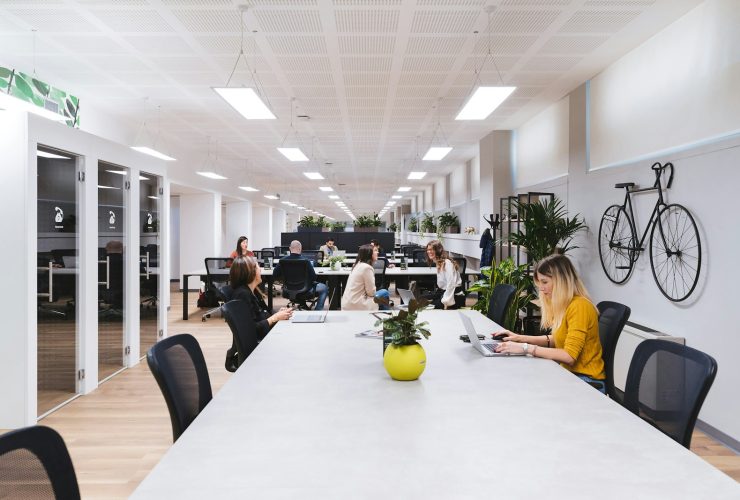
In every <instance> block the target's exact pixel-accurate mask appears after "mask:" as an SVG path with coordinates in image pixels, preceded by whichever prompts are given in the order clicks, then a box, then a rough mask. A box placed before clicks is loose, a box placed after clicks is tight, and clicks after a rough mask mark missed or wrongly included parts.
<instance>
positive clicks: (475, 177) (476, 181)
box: [468, 153, 480, 200]
mask: <svg viewBox="0 0 740 500" xmlns="http://www.w3.org/2000/svg"><path fill="white" fill-rule="evenodd" d="M468 166H469V168H470V174H469V175H470V199H471V200H478V199H480V153H479V154H478V155H476V156H475V157H473V158H471V159H470V160H469V161H468Z"/></svg>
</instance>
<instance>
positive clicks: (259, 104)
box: [212, 5, 275, 120]
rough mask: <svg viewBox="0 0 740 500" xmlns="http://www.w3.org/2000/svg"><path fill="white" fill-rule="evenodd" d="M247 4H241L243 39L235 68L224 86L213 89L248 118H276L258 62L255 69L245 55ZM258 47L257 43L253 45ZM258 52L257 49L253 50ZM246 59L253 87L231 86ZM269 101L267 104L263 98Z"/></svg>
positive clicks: (240, 16) (240, 15) (240, 18)
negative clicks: (259, 76) (265, 90)
mask: <svg viewBox="0 0 740 500" xmlns="http://www.w3.org/2000/svg"><path fill="white" fill-rule="evenodd" d="M247 10H248V7H247V6H243V5H242V6H239V22H240V27H241V41H240V43H239V54H237V56H236V61H235V62H234V68H233V69H232V70H231V74H230V75H229V79H228V80H227V81H226V85H225V86H223V87H212V88H213V91H214V92H216V93H217V94H218V95H220V96H221V97H222V98H223V100H224V101H226V102H227V103H229V105H230V106H231V107H232V108H234V109H235V110H236V111H237V112H238V113H239V114H240V115H242V116H243V117H244V118H246V119H247V120H274V119H275V114H274V113H273V112H272V111H271V110H270V107H271V106H269V104H270V101H269V99H267V97H266V96H265V93H264V91H263V89H262V84H261V83H260V81H259V78H258V76H257V64H256V63H255V65H254V69H252V68H250V67H249V62H248V61H247V56H246V55H244V14H245V13H246V12H247ZM253 41H254V40H253ZM253 48H256V45H253ZM253 52H256V50H253ZM242 58H243V59H244V64H245V65H246V66H247V70H248V71H249V74H250V76H251V77H252V84H253V87H229V83H231V78H232V77H233V76H234V73H235V72H236V68H237V66H238V65H239V61H240V60H241V59H242ZM263 98H264V99H265V100H266V101H267V104H265V102H264V101H263V100H262V99H263Z"/></svg>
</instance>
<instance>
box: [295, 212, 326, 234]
mask: <svg viewBox="0 0 740 500" xmlns="http://www.w3.org/2000/svg"><path fill="white" fill-rule="evenodd" d="M323 219H324V218H323V217H318V218H317V217H314V216H313V215H304V216H303V217H301V218H300V219H298V232H299V233H320V232H321V229H322V228H323V227H324V220H323Z"/></svg>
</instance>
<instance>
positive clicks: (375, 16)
mask: <svg viewBox="0 0 740 500" xmlns="http://www.w3.org/2000/svg"><path fill="white" fill-rule="evenodd" d="M398 14H399V11H398V10H384V9H373V10H359V9H358V10H337V11H335V12H334V20H335V23H336V27H337V32H339V33H395V32H396V31H397V30H398Z"/></svg>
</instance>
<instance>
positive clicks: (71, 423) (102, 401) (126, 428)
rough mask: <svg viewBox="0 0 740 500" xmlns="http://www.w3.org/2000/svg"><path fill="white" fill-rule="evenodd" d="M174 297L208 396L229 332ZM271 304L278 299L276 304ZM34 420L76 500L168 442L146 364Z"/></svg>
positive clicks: (697, 445) (732, 463)
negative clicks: (59, 452)
mask: <svg viewBox="0 0 740 500" xmlns="http://www.w3.org/2000/svg"><path fill="white" fill-rule="evenodd" d="M180 298H181V295H180V294H179V293H176V292H173V293H172V307H171V309H170V312H169V332H170V335H174V334H177V333H183V332H188V333H191V334H193V335H194V336H195V337H196V338H197V339H198V342H199V343H200V345H201V347H202V349H203V353H204V355H205V359H206V363H207V364H208V368H209V373H210V376H211V384H212V386H213V392H214V394H215V393H217V392H218V390H219V389H220V388H221V386H222V385H223V384H224V382H226V380H228V378H229V377H230V376H231V374H230V373H229V372H227V371H226V370H225V369H224V366H223V363H224V354H225V351H226V348H227V347H228V346H230V345H231V334H230V332H229V330H228V327H227V326H226V324H225V323H224V322H223V320H221V319H220V318H212V319H211V320H209V321H208V322H206V323H203V322H201V321H200V314H201V313H202V311H201V310H199V309H196V308H195V307H192V308H191V310H190V312H191V315H190V320H189V321H183V320H182V317H181V314H182V312H181V311H182V310H181V307H182V302H181V301H180ZM275 305H276V306H279V305H282V301H281V300H280V299H278V300H276V303H275ZM40 423H41V424H43V425H47V426H50V427H53V428H55V429H56V430H57V431H59V432H60V433H61V435H62V436H63V437H64V440H65V441H66V443H67V446H68V447H69V450H70V454H71V455H72V460H73V462H74V465H75V469H76V471H77V478H78V481H79V483H80V489H81V492H82V496H83V498H126V497H128V496H129V495H130V494H131V492H132V491H133V490H134V489H135V488H136V486H137V485H138V484H139V483H140V482H141V481H142V480H143V479H144V477H145V476H146V475H147V474H148V473H149V471H150V470H151V469H152V468H153V467H154V465H155V464H156V463H157V462H158V461H159V460H160V458H161V457H162V455H163V454H164V453H165V451H166V450H167V449H168V448H169V446H170V445H171V444H172V429H171V426H170V419H169V414H168V413H167V407H166V405H165V402H164V399H163V398H162V395H161V393H160V391H159V388H158V387H157V384H156V382H155V381H154V379H153V377H152V375H151V373H150V372H149V369H148V367H147V365H146V362H145V361H144V362H141V363H139V364H138V365H137V366H135V367H133V368H131V369H128V370H125V371H123V372H122V373H120V374H118V375H116V376H115V377H113V378H111V379H110V380H108V381H107V382H105V383H103V384H102V385H101V386H100V387H99V388H98V389H97V390H96V391H94V392H93V393H91V394H88V395H86V396H82V397H79V398H77V399H76V400H74V401H72V402H71V403H69V404H68V405H66V406H64V407H63V408H61V409H59V410H58V411H56V412H54V413H52V414H51V415H49V416H48V417H46V418H44V419H43V420H41V422H40ZM0 432H2V431H0ZM692 450H693V451H694V452H695V453H697V454H698V455H699V456H701V457H702V458H704V459H705V460H706V461H707V462H709V463H711V464H712V465H714V466H715V467H717V468H719V469H720V470H722V471H724V472H725V473H727V474H728V475H730V476H731V477H733V478H734V479H736V480H738V481H740V456H738V455H736V454H735V453H733V452H732V451H731V450H729V449H727V448H726V447H724V446H722V445H721V444H719V443H717V442H716V441H714V440H713V439H711V438H709V437H708V436H706V435H705V434H703V433H701V432H698V431H697V432H695V433H694V438H693V442H692Z"/></svg>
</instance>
